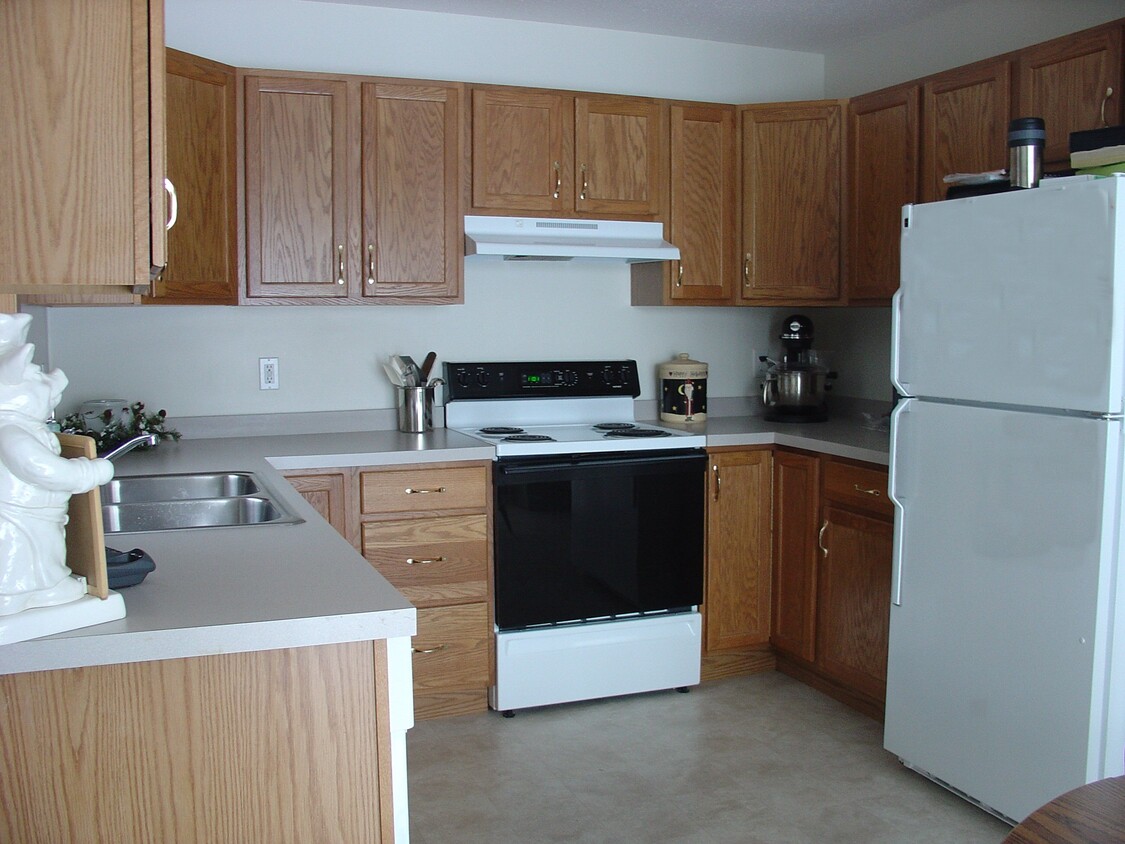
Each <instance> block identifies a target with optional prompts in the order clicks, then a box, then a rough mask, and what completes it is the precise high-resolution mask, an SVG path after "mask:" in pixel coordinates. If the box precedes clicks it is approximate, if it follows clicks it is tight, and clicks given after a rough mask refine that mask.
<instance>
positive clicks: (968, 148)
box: [922, 60, 1011, 202]
mask: <svg viewBox="0 0 1125 844" xmlns="http://www.w3.org/2000/svg"><path fill="white" fill-rule="evenodd" d="M1010 90H1011V71H1010V68H1009V65H1008V62H1007V61H1006V60H1002V61H994V62H987V63H979V64H974V65H968V66H966V67H961V68H957V69H956V70H951V71H949V72H948V73H942V74H939V75H938V76H935V77H932V78H931V79H930V80H929V81H928V82H926V84H925V86H924V87H923V90H922V115H923V118H922V120H923V130H922V150H923V162H922V173H923V177H922V199H923V200H924V201H926V202H933V201H936V200H939V199H944V198H945V188H946V186H945V183H944V182H943V181H942V179H943V178H944V177H945V176H947V175H949V174H951V173H981V172H984V171H987V170H999V169H1001V168H1004V167H1007V164H1008V161H1007V153H1008V119H1009V112H1010V111H1011V107H1010V99H1011V97H1010V93H1009V92H1010Z"/></svg>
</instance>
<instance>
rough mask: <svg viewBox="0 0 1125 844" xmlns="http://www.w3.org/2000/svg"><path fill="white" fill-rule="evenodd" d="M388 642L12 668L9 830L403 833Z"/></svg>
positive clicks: (7, 726) (6, 727)
mask: <svg viewBox="0 0 1125 844" xmlns="http://www.w3.org/2000/svg"><path fill="white" fill-rule="evenodd" d="M386 677H387V649H386V643H384V642H374V643H373V642H370V641H367V642H350V643H344V644H336V645H323V646H318V647H307V648H288V649H281V650H273V651H258V652H254V653H235V654H220V655H215V656H204V657H194V658H189V659H170V660H160V661H155V662H138V663H128V664H123V665H104V666H95V667H89V668H70V669H62V670H57V671H38V672H32V673H28V674H13V675H7V676H3V677H0V700H3V702H4V703H3V706H0V735H3V736H4V740H3V752H0V805H3V806H4V811H3V812H2V813H0V840H3V841H21V842H55V841H68V842H76V843H77V844H81V842H103V841H113V842H121V844H125V842H151V841H373V842H379V841H383V842H387V841H393V840H394V827H393V808H392V807H393V803H392V797H391V782H390V770H391V764H392V762H391V757H390V754H391V727H390V722H389V718H388V711H387V706H388V705H387V688H386V687H385V686H386V679H385V678H386Z"/></svg>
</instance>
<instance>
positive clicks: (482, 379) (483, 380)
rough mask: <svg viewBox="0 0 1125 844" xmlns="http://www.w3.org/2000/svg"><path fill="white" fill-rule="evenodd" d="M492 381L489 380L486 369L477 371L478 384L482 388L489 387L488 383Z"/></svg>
mask: <svg viewBox="0 0 1125 844" xmlns="http://www.w3.org/2000/svg"><path fill="white" fill-rule="evenodd" d="M490 380H491V379H490V378H489V375H488V370H486V369H478V370H477V384H479V385H480V386H481V387H482V388H484V387H487V386H488V382H489V381H490Z"/></svg>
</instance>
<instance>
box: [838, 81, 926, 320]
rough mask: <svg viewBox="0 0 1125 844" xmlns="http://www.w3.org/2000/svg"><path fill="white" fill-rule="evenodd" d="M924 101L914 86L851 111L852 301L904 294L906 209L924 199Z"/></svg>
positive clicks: (866, 100) (860, 102)
mask: <svg viewBox="0 0 1125 844" xmlns="http://www.w3.org/2000/svg"><path fill="white" fill-rule="evenodd" d="M920 96H921V90H920V88H919V86H917V85H911V86H909V87H905V88H895V89H892V90H890V91H885V92H879V93H876V94H872V95H869V96H866V97H857V98H856V99H854V100H852V101H851V103H850V104H849V106H848V144H847V155H848V167H847V170H848V180H849V186H850V189H849V191H848V214H847V224H848V240H847V252H846V265H847V271H846V272H845V279H846V284H847V296H848V301H849V302H863V303H870V304H875V303H881V302H888V301H890V298H891V296H892V295H894V292H895V291H896V290H898V279H899V238H900V236H901V233H900V230H899V226H900V220H901V216H902V206H903V205H905V204H907V203H909V202H917V201H918V199H919V196H918V165H919V155H918V140H919V132H920V131H921V127H920V126H919V121H918V117H919V111H918V101H919V97H920Z"/></svg>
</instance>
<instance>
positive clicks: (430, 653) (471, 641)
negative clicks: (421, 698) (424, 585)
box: [412, 603, 492, 695]
mask: <svg viewBox="0 0 1125 844" xmlns="http://www.w3.org/2000/svg"><path fill="white" fill-rule="evenodd" d="M491 638H492V630H491V628H490V627H489V624H488V605H487V604H485V603H476V604H462V605H460V606H456V607H433V608H431V609H420V610H418V633H417V635H415V636H414V640H413V643H412V644H413V654H414V693H415V694H416V695H420V694H427V693H431V692H442V691H452V690H456V689H474V690H476V689H483V688H485V687H486V686H488V685H489V669H488V645H489V640H490V639H491Z"/></svg>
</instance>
